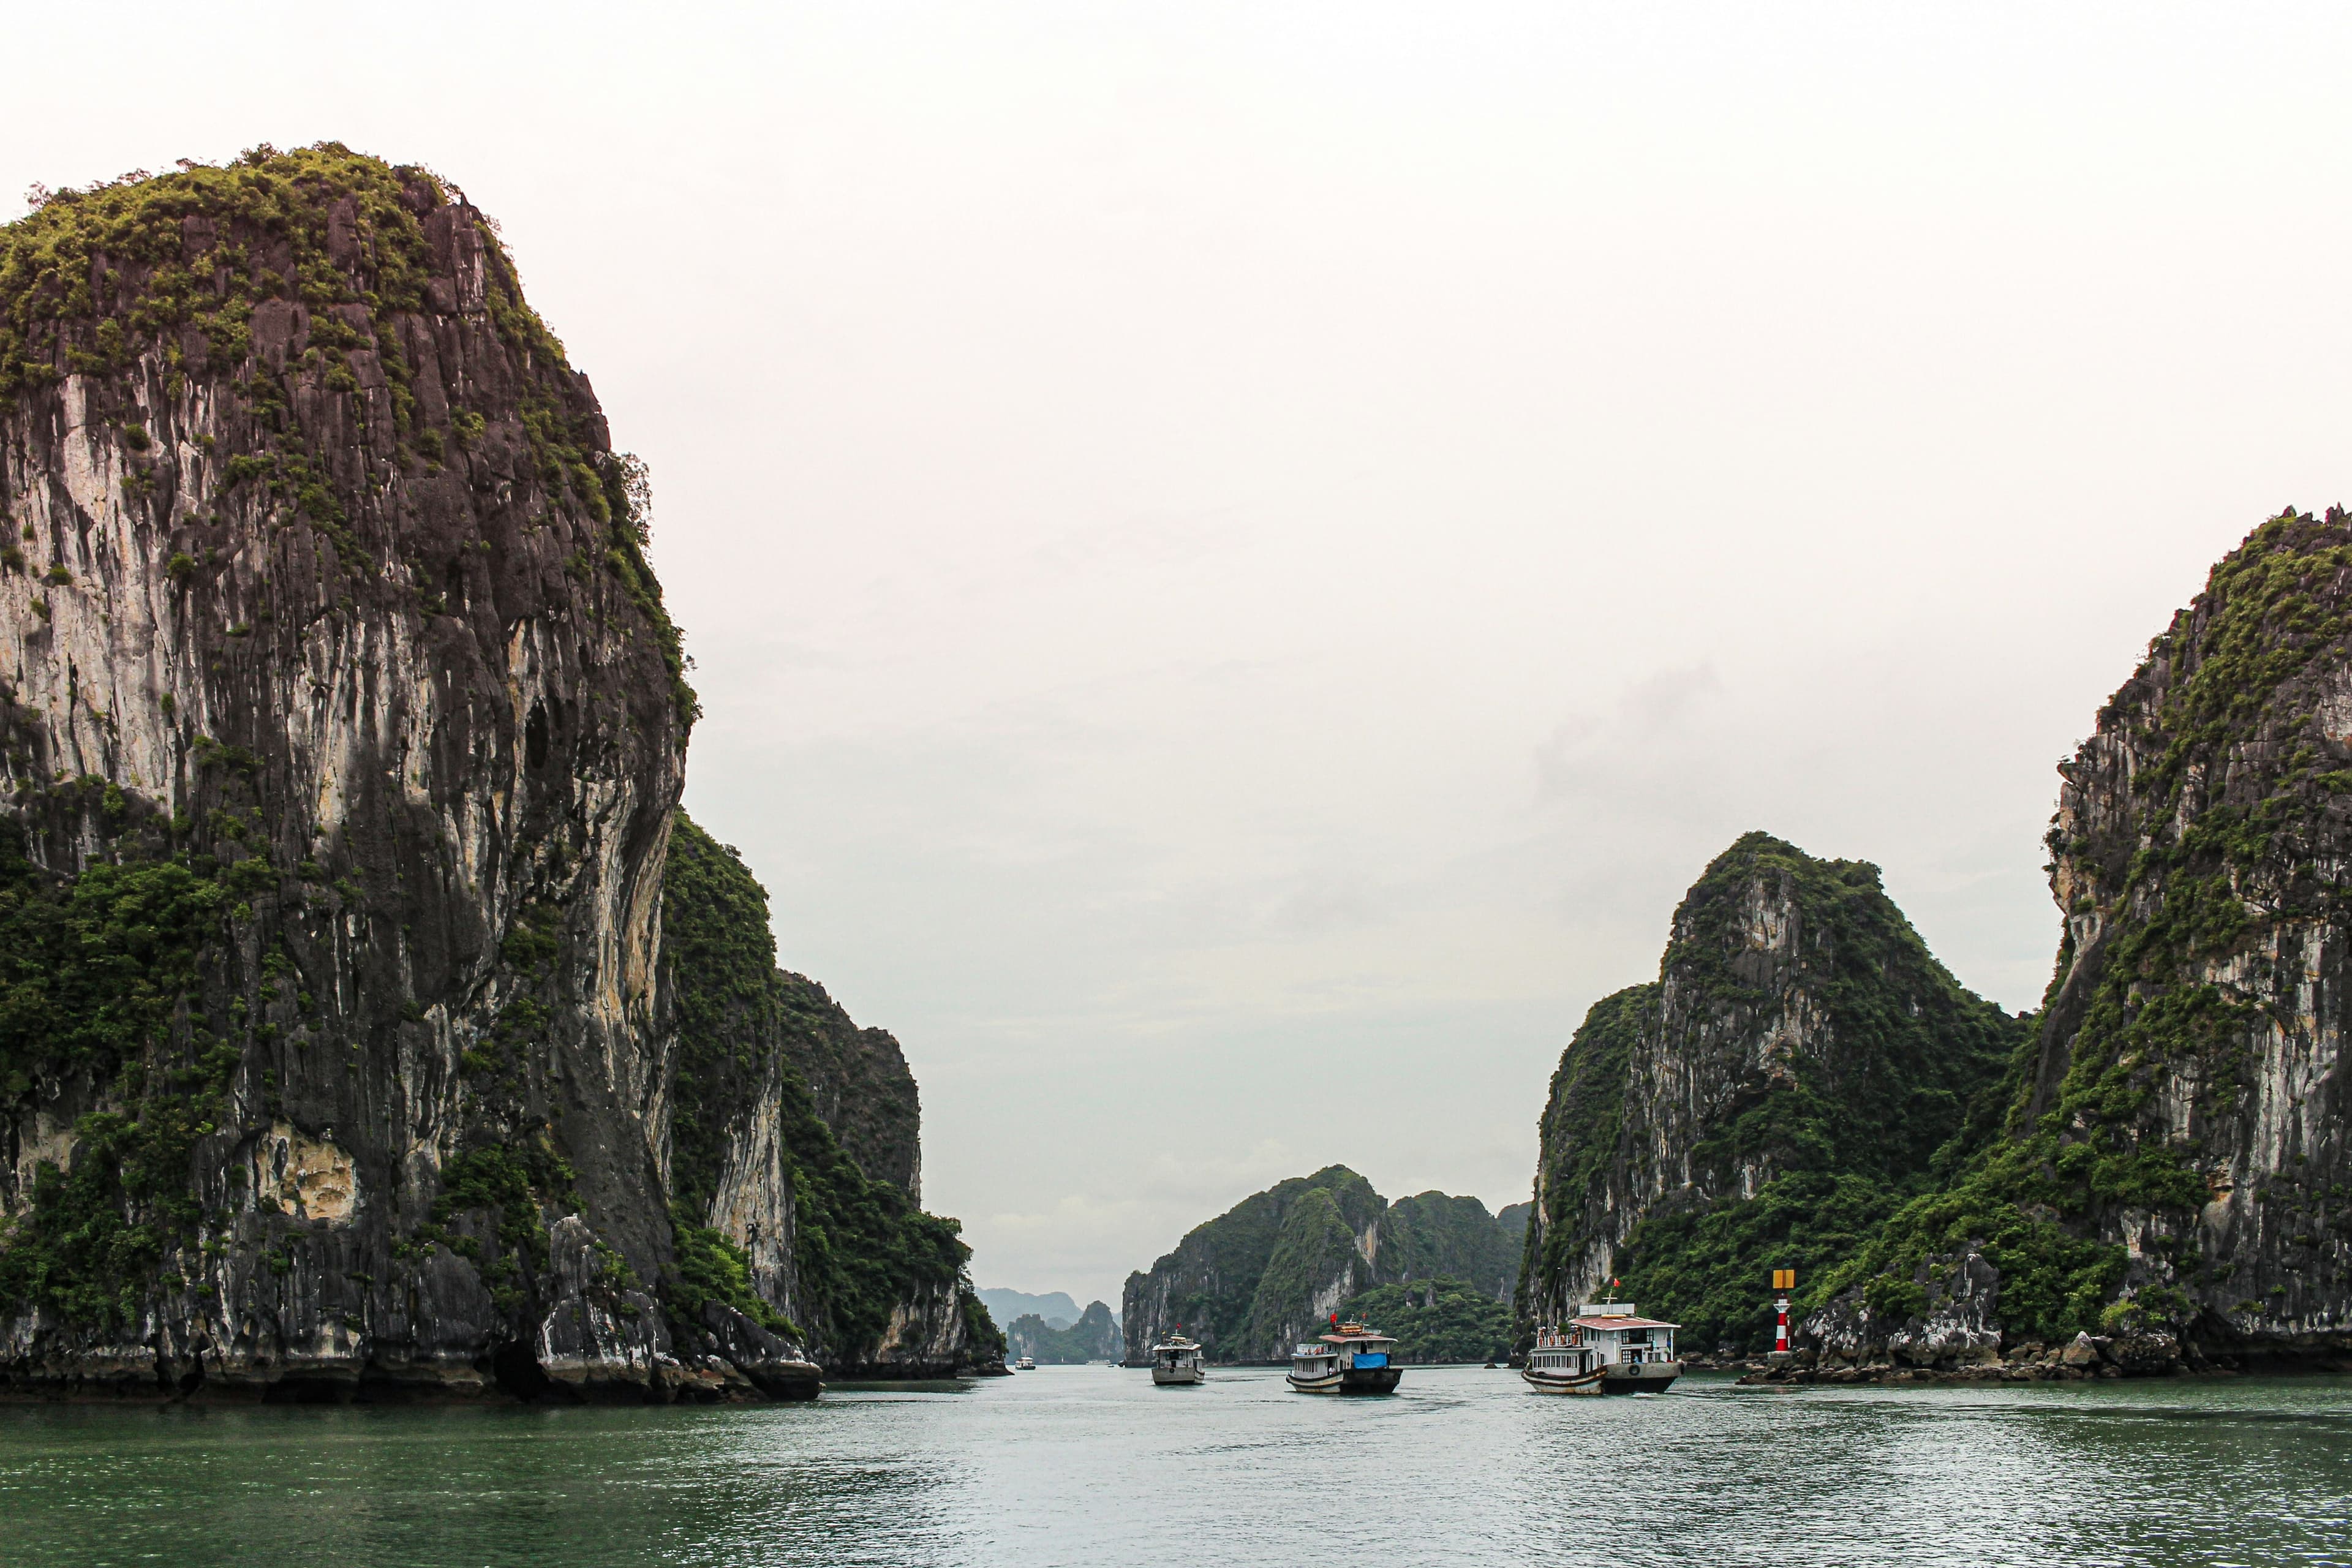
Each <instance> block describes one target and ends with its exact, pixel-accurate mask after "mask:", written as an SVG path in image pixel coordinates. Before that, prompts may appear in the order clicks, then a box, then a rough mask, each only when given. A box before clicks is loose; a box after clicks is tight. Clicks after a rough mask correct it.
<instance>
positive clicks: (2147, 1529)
mask: <svg viewBox="0 0 2352 1568" xmlns="http://www.w3.org/2000/svg"><path fill="white" fill-rule="evenodd" d="M0 1563H6V1564H8V1565H9V1568H34V1565H41V1568H46V1565H48V1564H67V1563H70V1564H74V1565H75V1568H89V1565H93V1564H107V1563H172V1564H175V1565H187V1568H200V1565H207V1564H215V1563H220V1564H227V1563H236V1564H241V1565H242V1564H256V1563H262V1564H276V1563H301V1564H304V1565H305V1568H330V1565H340V1564H352V1565H355V1568H356V1565H360V1564H365V1565H367V1568H394V1565H401V1564H411V1563H415V1564H431V1565H433V1568H464V1565H488V1564H499V1565H503V1564H509V1563H531V1564H548V1565H568V1564H575V1563H578V1564H590V1563H593V1564H629V1563H692V1564H705V1563H708V1564H729V1565H734V1564H747V1565H748V1564H793V1565H799V1564H818V1563H824V1564H843V1563H876V1564H887V1565H890V1568H919V1565H927V1564H943V1565H944V1564H955V1565H962V1564H973V1565H980V1568H997V1565H1000V1564H1003V1565H1013V1564H1019V1565H1022V1568H1030V1565H1047V1564H1062V1563H1069V1564H1097V1563H1099V1564H1119V1565H1121V1568H1137V1565H1145V1564H1158V1563H1197V1564H1203V1565H1208V1564H1273V1563H1279V1564H1324V1563H1331V1564H1344V1565H1346V1568H1401V1565H1407V1564H1412V1565H1418V1564H1438V1563H1444V1564H1448V1565H1450V1568H1458V1565H1466V1564H1484V1563H1511V1564H1526V1563H1562V1564H1587V1563H1590V1564H1595V1565H1600V1564H1607V1565H1609V1568H1629V1565H1630V1568H1640V1565H1643V1564H1654V1563H1677V1564H1680V1563H1704V1564H1708V1565H1710V1568H1738V1565H1744V1564H1759V1565H1762V1564H1773V1565H1778V1568H1801V1565H1811V1564H1820V1565H1822V1568H1854V1565H1857V1564H1880V1563H1885V1564H1904V1565H1906V1568H1916V1565H1918V1564H1929V1563H1956V1564H1957V1563H1966V1564H1987V1563H2000V1564H2007V1563H2035V1564H2041V1563H2053V1564H2077V1563H2082V1564H2091V1563H2097V1564H2110V1563H2112V1564H2131V1565H2135V1568H2137V1565H2140V1564H2150V1565H2158V1568H2170V1565H2173V1564H2199V1565H2205V1564H2246V1565H2248V1568H2273V1565H2280V1564H2352V1381H2347V1380H2344V1379H2327V1380H2298V1381H2285V1380H2281V1381H2254V1380H2251V1379H2250V1380H2245V1381H2233V1382H2215V1383H2206V1382H2185V1381H2171V1382H2161V1383H2132V1384H2097V1385H2091V1386H2062V1387H2053V1388H2030V1387H2029V1388H2021V1389H2015V1390H1994V1391H1980V1390H1973V1389H1968V1390H1961V1389H1953V1390H1904V1391H1899V1392H1885V1393H1872V1392H1870V1391H1868V1390H1848V1391H1826V1390H1824V1391H1803V1392H1796V1393H1780V1392H1767V1391H1761V1390H1749V1389H1735V1388H1733V1387H1732V1386H1731V1385H1730V1383H1729V1381H1728V1379H1727V1378H1724V1377H1719V1376H1700V1377H1693V1378H1687V1379H1685V1381H1684V1382H1683V1384H1680V1385H1678V1386H1676V1387H1675V1389H1674V1390H1673V1391H1672V1392H1671V1393H1669V1394H1664V1395H1662V1396H1659V1397H1656V1398H1650V1399H1627V1400H1568V1399H1556V1398H1544V1397H1541V1396H1538V1395H1534V1394H1526V1393H1523V1392H1521V1387H1520V1384H1519V1382H1518V1379H1517V1376H1516V1375H1514V1374H1511V1373H1502V1372H1482V1371H1475V1370H1471V1369H1466V1368H1465V1369H1451V1368H1446V1369H1416V1370H1413V1371H1410V1372H1408V1373H1406V1374H1405V1380H1404V1385H1403V1387H1402V1390H1401V1391H1400V1392H1399V1393H1398V1394H1396V1395H1395V1396H1394V1397H1391V1398H1389V1399H1384V1400H1381V1399H1374V1400H1339V1399H1330V1398H1312V1397H1307V1396H1302V1395H1297V1394H1290V1393H1288V1392H1287V1391H1286V1389H1285V1388H1284V1387H1283V1385H1282V1381H1281V1376H1280V1374H1279V1373H1274V1372H1228V1373H1221V1374H1219V1375H1217V1377H1216V1378H1215V1380H1214V1381H1213V1382H1212V1383H1210V1384H1206V1385H1205V1386H1202V1387H1200V1388H1197V1389H1154V1388H1153V1387H1152V1386H1151V1385H1150V1381H1149V1379H1148V1378H1147V1377H1146V1376H1145V1375H1144V1374H1143V1373H1134V1372H1121V1371H1114V1370H1112V1369H1110V1368H1108V1367H1100V1366H1094V1367H1048V1368H1045V1369H1042V1370H1040V1371H1037V1372H1034V1373H1021V1374H1019V1375H1018V1376H1015V1377H1012V1378H1003V1379H996V1380H993V1381H989V1382H982V1383H976V1384H970V1385H967V1386H962V1387H954V1386H947V1385H941V1386H940V1387H937V1388H925V1389H894V1390H880V1389H866V1390H843V1391H836V1392H834V1393H829V1394H827V1395H826V1396H825V1397H824V1400H822V1401H821V1402H819V1403H817V1404H814V1405H793V1406H762V1407H759V1408H751V1409H737V1408H725V1409H686V1410H677V1409H656V1410H642V1409H639V1410H604V1409H596V1410H535V1409H503V1410H467V1409H425V1410H416V1409H408V1410H379V1409H236V1410H220V1409H180V1410H152V1409H147V1410H126V1409H118V1408H107V1407H91V1406H66V1407H58V1406H39V1407H28V1406H0Z"/></svg>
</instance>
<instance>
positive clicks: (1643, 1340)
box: [1519, 1301, 1683, 1394]
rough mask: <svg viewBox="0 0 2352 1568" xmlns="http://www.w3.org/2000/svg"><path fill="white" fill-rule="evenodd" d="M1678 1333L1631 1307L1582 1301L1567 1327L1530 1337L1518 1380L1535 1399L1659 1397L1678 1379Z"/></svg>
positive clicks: (1627, 1303) (1674, 1326) (1680, 1366)
mask: <svg viewBox="0 0 2352 1568" xmlns="http://www.w3.org/2000/svg"><path fill="white" fill-rule="evenodd" d="M1681 1327H1682V1325H1681V1324H1680V1323H1668V1322H1662V1321H1659V1320H1657V1319H1655V1318H1644V1317H1643V1316H1642V1315H1641V1314H1640V1313H1638V1312H1636V1311H1635V1310H1633V1303H1632V1302H1631V1301H1587V1302H1586V1303H1584V1305H1583V1306H1582V1307H1580V1308H1579V1309H1578V1310H1577V1315H1576V1316H1575V1317H1574V1318H1572V1319H1570V1321H1569V1323H1568V1326H1567V1327H1565V1328H1551V1327H1545V1328H1541V1329H1538V1330H1537V1331H1536V1342H1535V1347H1534V1348H1533V1349H1532V1350H1530V1351H1528V1364H1527V1365H1526V1366H1524V1367H1522V1368H1521V1369H1520V1370H1519V1375H1520V1376H1521V1377H1523V1378H1525V1379H1526V1380H1527V1384H1528V1387H1529V1388H1532V1389H1534V1390H1535V1391H1536V1392H1537V1393H1538V1394H1664V1392H1665V1391H1666V1390H1667V1389H1669V1388H1671V1387H1673V1386H1674V1382H1675V1379H1676V1378H1678V1377H1680V1376H1681V1375H1682V1373H1683V1363H1680V1362H1678V1361H1676V1360H1675V1330H1676V1329H1679V1328H1681Z"/></svg>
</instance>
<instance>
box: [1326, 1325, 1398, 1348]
mask: <svg viewBox="0 0 2352 1568" xmlns="http://www.w3.org/2000/svg"><path fill="white" fill-rule="evenodd" d="M1322 1338H1323V1342H1324V1343H1325V1344H1327V1345H1364V1344H1371V1345H1392V1344H1394V1343H1396V1341H1395V1340H1394V1339H1392V1338H1391V1337H1390V1336H1389V1335H1387V1334H1376V1333H1374V1332H1372V1331H1371V1330H1370V1329H1356V1330H1353V1331H1349V1330H1342V1331H1339V1333H1336V1334H1325V1335H1324V1336H1323V1337H1322Z"/></svg>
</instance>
